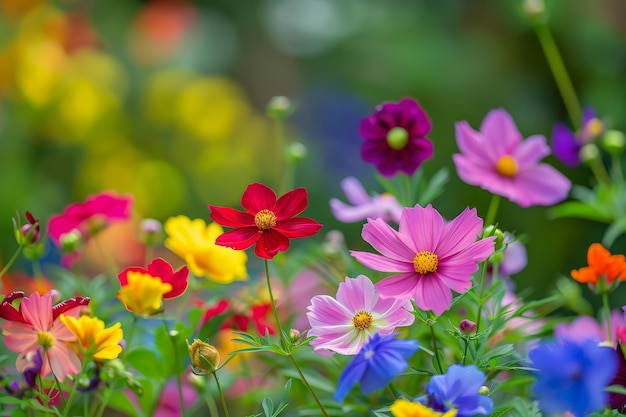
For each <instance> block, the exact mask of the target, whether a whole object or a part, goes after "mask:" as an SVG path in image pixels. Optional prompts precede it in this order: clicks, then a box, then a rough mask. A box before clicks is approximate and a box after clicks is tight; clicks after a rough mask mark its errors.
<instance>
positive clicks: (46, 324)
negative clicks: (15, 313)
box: [20, 292, 53, 331]
mask: <svg viewBox="0 0 626 417" xmlns="http://www.w3.org/2000/svg"><path fill="white" fill-rule="evenodd" d="M20 313H22V316H23V317H24V320H26V322H27V323H30V324H31V325H32V326H33V329H35V330H37V331H48V329H50V327H51V326H52V320H53V318H52V296H51V295H50V294H44V295H41V296H40V295H39V293H37V292H34V293H32V294H31V295H30V296H29V297H25V298H23V299H22V303H21V304H20Z"/></svg>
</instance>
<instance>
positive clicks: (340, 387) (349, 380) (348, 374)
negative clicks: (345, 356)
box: [333, 355, 367, 403]
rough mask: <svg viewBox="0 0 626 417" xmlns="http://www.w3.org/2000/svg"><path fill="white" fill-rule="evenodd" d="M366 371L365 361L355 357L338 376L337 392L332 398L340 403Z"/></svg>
mask: <svg viewBox="0 0 626 417" xmlns="http://www.w3.org/2000/svg"><path fill="white" fill-rule="evenodd" d="M366 370H367V361H365V360H363V358H362V357H360V356H358V355H357V356H355V357H354V359H353V360H352V362H350V363H349V364H348V366H346V367H345V368H344V370H343V371H342V372H341V374H340V375H339V381H338V383H337V390H336V391H335V394H334V395H333V398H334V399H335V400H336V401H338V402H340V403H341V402H343V400H344V398H346V395H348V392H349V391H350V389H351V388H352V387H353V386H354V384H356V383H357V381H359V380H360V379H361V378H362V377H363V374H365V371H366Z"/></svg>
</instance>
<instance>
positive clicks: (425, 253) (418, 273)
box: [350, 204, 494, 315]
mask: <svg viewBox="0 0 626 417" xmlns="http://www.w3.org/2000/svg"><path fill="white" fill-rule="evenodd" d="M482 229H483V221H482V219H480V218H479V217H478V216H477V215H476V209H471V210H470V209H469V208H466V209H465V210H464V211H463V212H462V213H461V214H459V215H458V216H457V217H456V218H455V219H453V220H452V221H450V222H449V223H446V222H445V220H444V219H443V217H441V215H440V214H439V212H438V211H437V210H435V209H434V208H433V207H432V206H431V205H430V204H429V205H428V206H426V207H425V208H423V207H420V206H419V205H416V206H415V207H413V208H405V209H404V210H402V216H401V217H400V226H399V229H398V231H396V230H394V229H393V228H391V226H389V225H388V224H387V223H385V222H384V221H383V220H382V219H375V220H373V219H368V221H367V223H366V224H365V225H364V226H363V233H362V236H363V239H364V240H365V241H366V242H368V243H369V244H370V245H372V247H373V248H374V249H376V250H377V251H378V252H380V253H381V255H377V254H373V253H368V252H359V251H350V253H351V254H352V256H354V257H355V258H356V259H357V261H359V262H360V263H362V264H363V265H365V266H367V267H368V268H372V269H374V270H376V271H382V272H399V274H397V275H392V276H390V277H388V278H385V279H383V280H382V281H380V282H378V283H377V284H376V289H377V290H378V291H379V292H380V295H381V297H382V298H401V299H407V298H412V299H413V300H415V304H416V305H417V306H418V307H419V308H421V309H423V310H432V311H434V312H435V314H437V315H439V314H441V313H443V312H444V311H445V310H447V309H449V308H450V303H451V302H452V292H451V291H450V290H454V291H456V292H458V293H464V292H465V291H467V289H468V288H470V287H471V286H472V274H473V273H474V272H476V271H477V270H478V265H477V264H478V263H479V262H482V261H484V260H485V259H487V258H488V257H489V256H490V255H491V254H492V253H493V251H494V243H493V240H494V237H493V236H492V237H488V238H485V239H480V240H477V238H478V237H479V236H480V235H481V233H482Z"/></svg>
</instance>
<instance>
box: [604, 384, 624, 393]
mask: <svg viewBox="0 0 626 417" xmlns="http://www.w3.org/2000/svg"><path fill="white" fill-rule="evenodd" d="M604 390H605V391H607V392H614V393H616V394H622V395H626V387H623V386H621V385H609V386H608V387H606V388H605V389H604Z"/></svg>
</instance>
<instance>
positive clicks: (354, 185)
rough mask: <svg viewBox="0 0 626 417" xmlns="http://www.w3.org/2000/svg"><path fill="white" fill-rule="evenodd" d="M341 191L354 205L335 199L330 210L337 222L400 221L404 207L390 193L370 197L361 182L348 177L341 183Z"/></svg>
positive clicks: (331, 202) (331, 201) (332, 200)
mask: <svg viewBox="0 0 626 417" xmlns="http://www.w3.org/2000/svg"><path fill="white" fill-rule="evenodd" d="M341 189H342V190H343V192H344V193H345V194H346V199H347V200H348V202H349V203H350V204H352V205H349V204H346V203H344V202H343V201H341V200H338V199H336V198H333V199H331V200H330V209H331V211H332V212H333V215H334V216H335V218H336V219H337V220H339V221H340V222H344V223H354V222H358V221H361V220H365V219H367V218H368V217H371V218H373V219H377V218H382V219H384V220H385V221H388V220H393V221H394V222H396V223H398V222H399V221H400V213H402V206H401V205H400V203H399V202H398V200H396V198H395V197H394V196H393V195H391V194H388V193H384V194H379V195H374V196H370V195H369V194H368V193H367V191H366V190H365V188H363V185H362V184H361V182H359V180H358V179H356V178H354V177H347V178H345V179H343V180H342V181H341Z"/></svg>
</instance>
